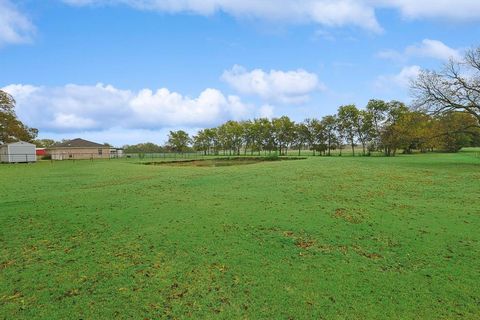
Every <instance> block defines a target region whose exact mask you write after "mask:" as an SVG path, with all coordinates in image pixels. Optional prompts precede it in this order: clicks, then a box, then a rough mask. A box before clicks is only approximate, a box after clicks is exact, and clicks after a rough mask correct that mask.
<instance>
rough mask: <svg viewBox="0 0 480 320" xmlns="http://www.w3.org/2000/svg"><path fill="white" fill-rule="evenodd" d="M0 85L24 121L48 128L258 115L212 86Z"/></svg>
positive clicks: (149, 125)
mask: <svg viewBox="0 0 480 320" xmlns="http://www.w3.org/2000/svg"><path fill="white" fill-rule="evenodd" d="M2 90H4V91H6V92H8V93H10V94H12V95H13V96H14V98H15V99H16V100H17V114H18V116H19V117H20V119H22V121H24V122H26V123H27V124H28V125H29V126H32V127H37V128H39V129H40V130H45V131H49V132H78V131H80V130H84V131H95V130H97V131H98V130H109V129H111V128H113V127H122V128H125V129H156V130H157V129H161V128H165V127H204V126H210V125H217V124H219V123H220V122H222V121H225V120H230V119H233V120H240V119H244V118H249V117H252V116H254V115H256V113H255V112H256V110H255V108H254V106H252V105H249V104H245V103H243V102H242V101H241V99H240V98H239V97H237V96H225V95H224V94H223V93H222V92H220V91H218V90H216V89H206V90H204V91H203V92H202V93H201V94H200V95H199V96H198V97H197V98H190V97H187V96H183V95H181V94H179V93H176V92H171V91H169V90H168V89H165V88H162V89H159V90H157V91H155V92H154V91H152V90H150V89H143V90H140V91H138V92H133V91H130V90H121V89H117V88H115V87H113V86H111V85H103V84H97V85H95V86H85V85H76V84H68V85H65V86H62V87H36V86H31V85H9V86H6V87H4V88H2Z"/></svg>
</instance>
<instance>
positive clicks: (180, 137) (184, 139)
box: [167, 130, 191, 152]
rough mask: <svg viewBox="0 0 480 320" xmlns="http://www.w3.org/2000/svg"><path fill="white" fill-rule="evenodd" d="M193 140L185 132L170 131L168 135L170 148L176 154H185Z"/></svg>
mask: <svg viewBox="0 0 480 320" xmlns="http://www.w3.org/2000/svg"><path fill="white" fill-rule="evenodd" d="M190 142H191V139H190V136H189V135H188V133H186V132H185V131H183V130H178V131H170V134H169V135H168V142H167V145H168V147H169V148H170V149H171V150H173V151H176V152H185V151H187V150H188V147H189V145H190Z"/></svg>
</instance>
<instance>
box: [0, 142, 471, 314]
mask: <svg viewBox="0 0 480 320" xmlns="http://www.w3.org/2000/svg"><path fill="white" fill-rule="evenodd" d="M113 318H117V319H127V318H131V319H158V318H171V319H176V318H178V319H188V318H203V319H211V318H219V319H238V318H241V319H260V318H263V319H385V318H393V319H479V318H480V158H479V157H478V155H476V154H475V153H474V152H462V153H459V154H427V155H413V156H399V157H396V158H382V157H372V158H363V157H357V158H352V157H331V158H328V157H315V158H313V157H310V158H308V159H307V160H298V161H278V162H263V163H257V164H250V165H242V166H231V167H216V168H214V167H169V166H147V165H139V164H136V163H135V161H134V160H128V161H127V160H112V161H96V162H91V161H76V162H75V163H73V162H67V161H65V162H55V163H50V162H43V163H37V164H34V165H1V166H0V319H113Z"/></svg>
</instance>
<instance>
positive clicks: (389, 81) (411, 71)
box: [375, 66, 421, 90]
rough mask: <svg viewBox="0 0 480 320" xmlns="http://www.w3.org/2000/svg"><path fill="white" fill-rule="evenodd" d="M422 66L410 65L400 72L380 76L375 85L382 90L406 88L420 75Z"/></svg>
mask: <svg viewBox="0 0 480 320" xmlns="http://www.w3.org/2000/svg"><path fill="white" fill-rule="evenodd" d="M420 70H421V68H420V67H419V66H408V67H404V68H402V70H401V71H400V72H399V73H398V74H393V75H383V76H379V77H378V78H377V80H376V81H375V87H376V88H377V89H380V90H391V89H398V88H400V89H402V90H404V89H406V88H408V87H409V85H410V82H411V81H412V80H414V79H415V78H417V77H418V75H419V73H420Z"/></svg>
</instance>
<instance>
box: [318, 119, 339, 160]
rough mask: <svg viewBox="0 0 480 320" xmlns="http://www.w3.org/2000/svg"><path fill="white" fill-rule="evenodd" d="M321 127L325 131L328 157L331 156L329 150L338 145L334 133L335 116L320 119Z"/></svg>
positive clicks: (335, 129)
mask: <svg viewBox="0 0 480 320" xmlns="http://www.w3.org/2000/svg"><path fill="white" fill-rule="evenodd" d="M321 123H322V126H323V129H324V130H325V137H326V141H327V151H328V155H329V156H330V155H331V150H332V149H333V148H334V146H335V145H336V144H337V143H338V139H337V135H336V131H337V119H336V117H335V116H325V117H323V118H322V121H321Z"/></svg>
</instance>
